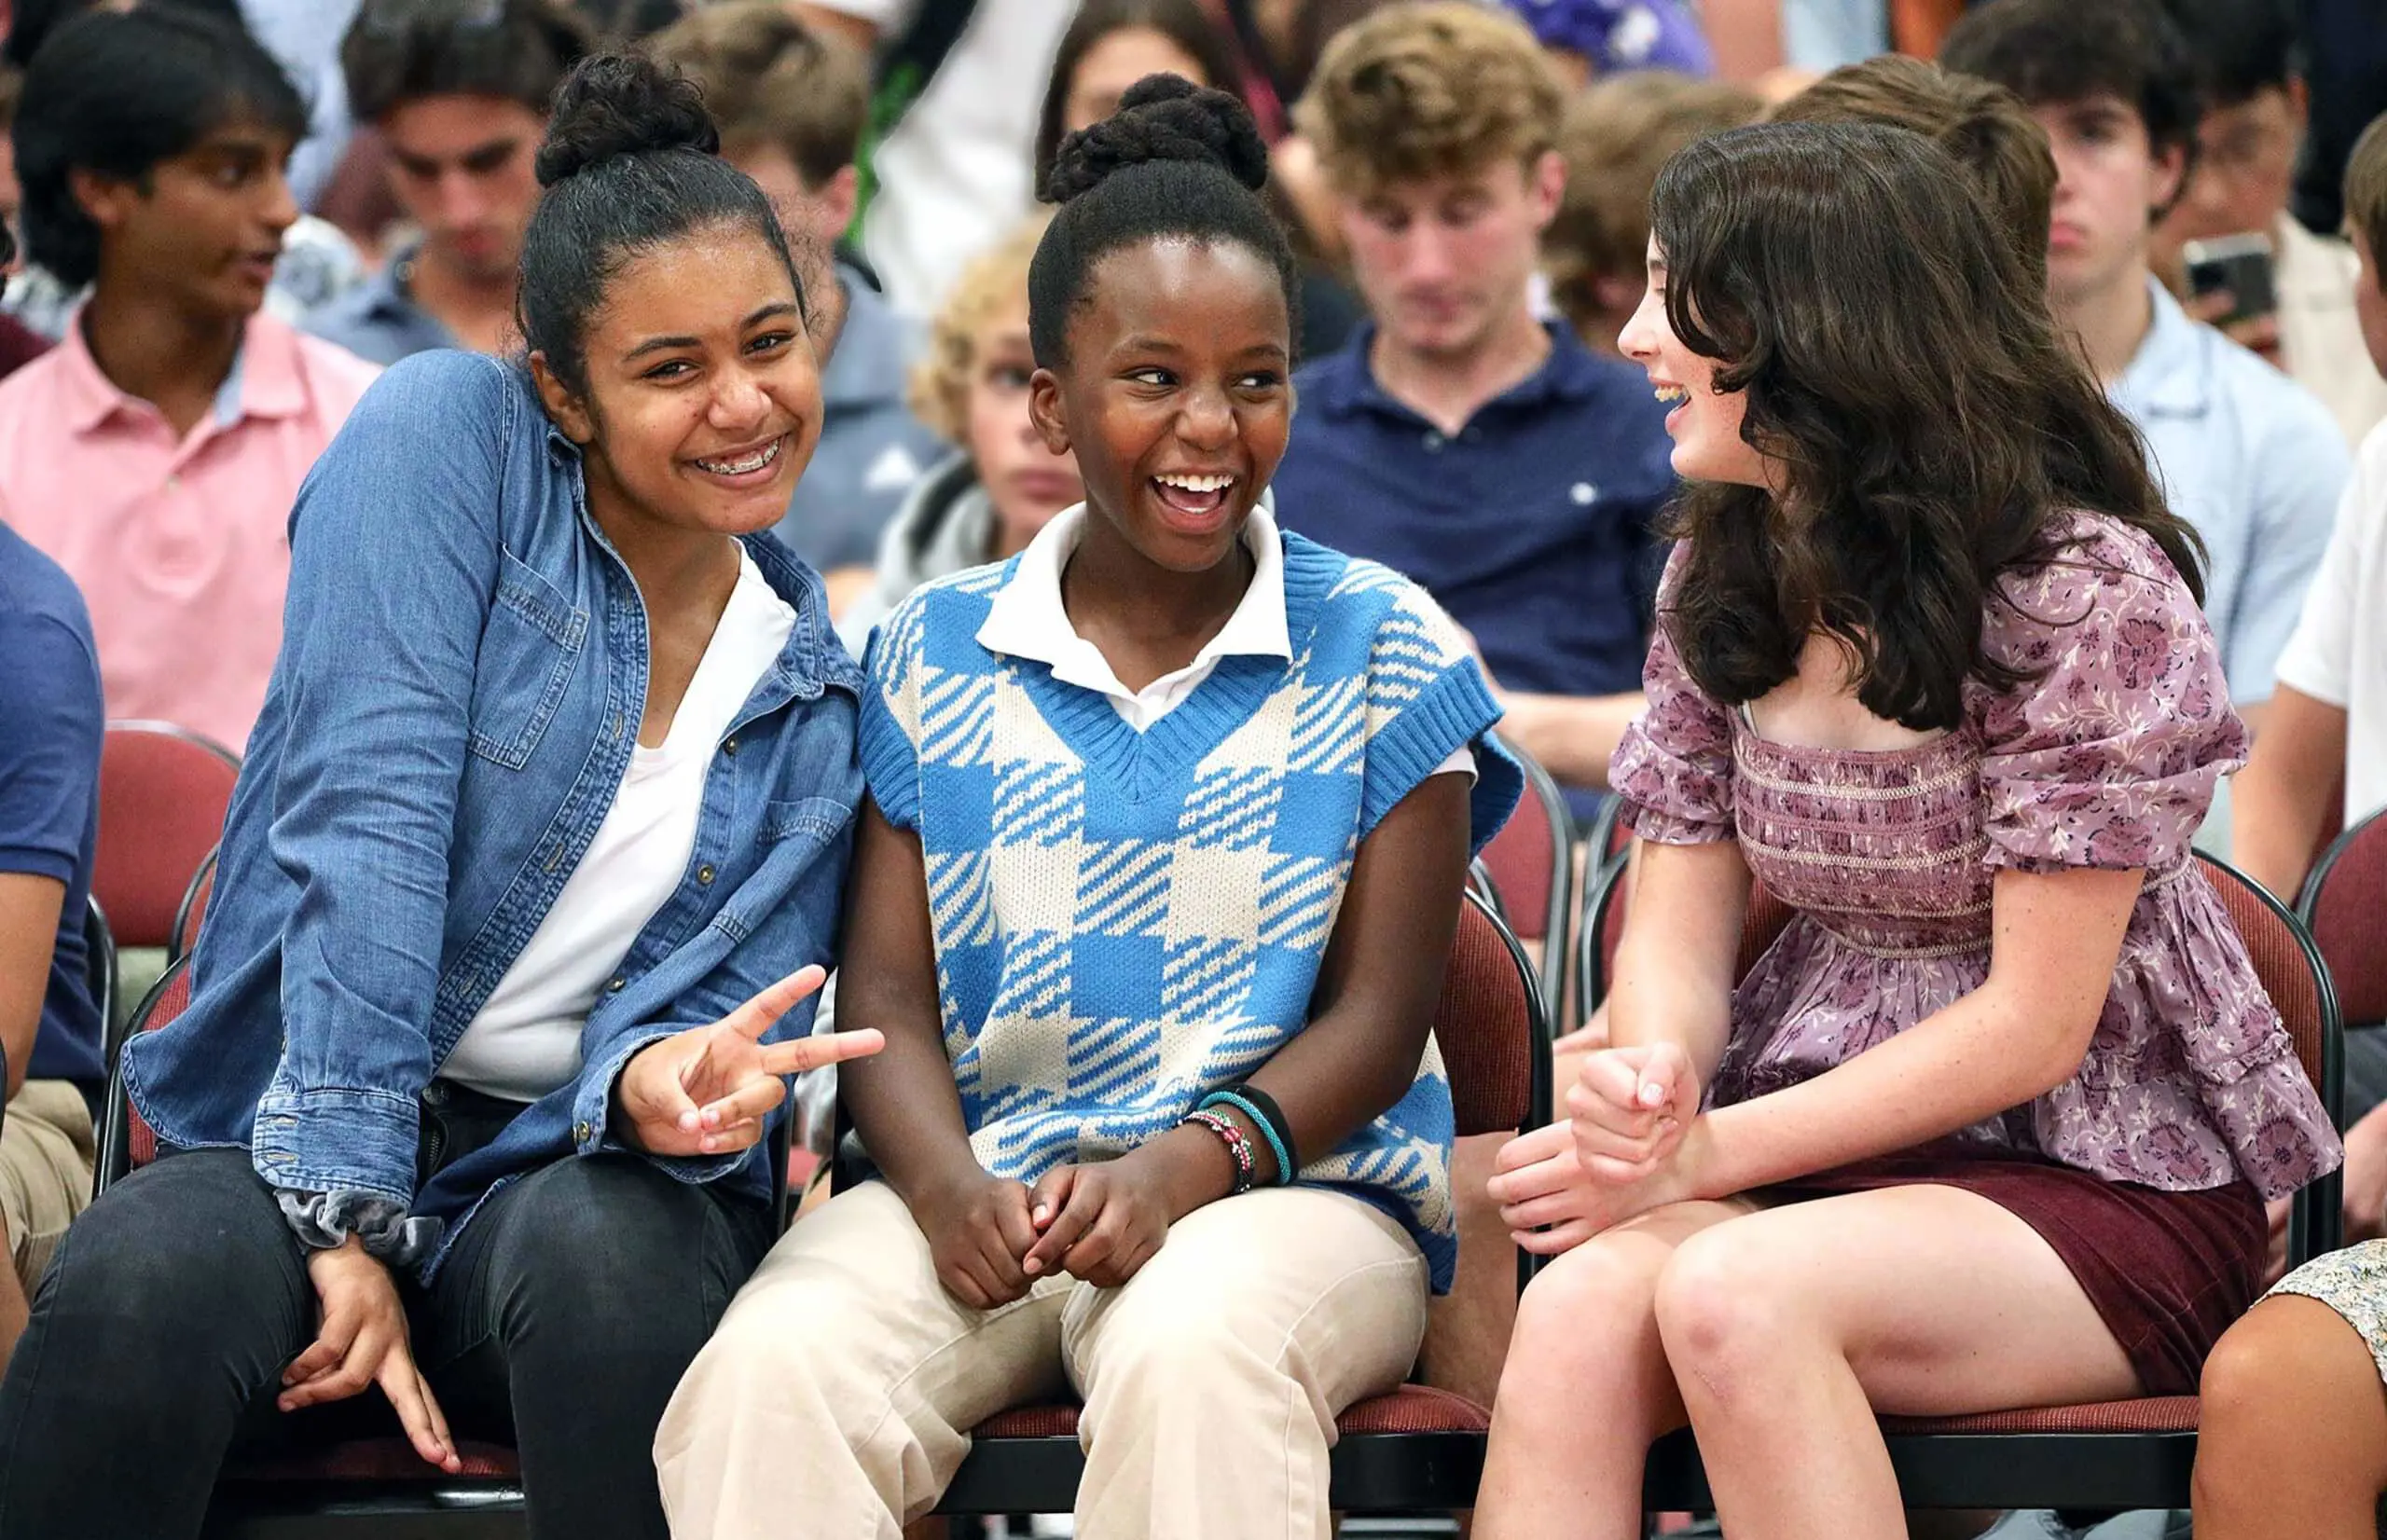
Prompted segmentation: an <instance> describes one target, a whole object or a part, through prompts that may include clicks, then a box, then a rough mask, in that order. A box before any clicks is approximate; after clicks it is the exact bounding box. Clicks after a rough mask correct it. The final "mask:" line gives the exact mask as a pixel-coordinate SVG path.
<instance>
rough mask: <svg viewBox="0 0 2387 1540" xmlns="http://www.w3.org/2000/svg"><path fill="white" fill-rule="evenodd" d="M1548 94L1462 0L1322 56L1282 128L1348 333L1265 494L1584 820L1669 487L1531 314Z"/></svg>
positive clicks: (1500, 20) (1644, 408)
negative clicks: (1451, 677)
mask: <svg viewBox="0 0 2387 1540" xmlns="http://www.w3.org/2000/svg"><path fill="white" fill-rule="evenodd" d="M1563 99H1564V93H1563V91H1562V90H1561V88H1560V85H1559V82H1558V79H1557V76H1555V75H1554V74H1553V73H1552V69H1551V67H1550V65H1549V63H1548V62H1547V61H1545V60H1544V58H1543V57H1542V54H1541V50H1540V49H1539V48H1537V47H1535V45H1534V41H1533V38H1532V35H1531V34H1529V33H1527V32H1526V31H1525V27H1524V26H1523V24H1521V23H1519V22H1517V21H1514V20H1513V19H1511V18H1510V17H1508V16H1505V15H1503V14H1502V13H1500V12H1498V11H1497V10H1490V9H1487V8H1485V7H1479V6H1475V5H1471V4H1468V3H1466V0H1412V3H1405V4H1399V5H1392V6H1387V7H1384V8H1382V9H1379V10H1377V11H1375V12H1374V13H1373V14H1372V15H1370V16H1369V17H1368V18H1367V19H1366V20H1364V21H1360V22H1359V23H1357V24H1355V25H1353V26H1351V27H1349V28H1347V29H1345V31H1344V32H1342V33H1341V34H1338V35H1337V36H1336V37H1335V38H1334V40H1333V41H1332V42H1331V44H1330V45H1328V48H1327V50H1326V53H1325V56H1324V57H1323V59H1322V60H1321V61H1320V62H1319V64H1318V72H1317V75H1316V76H1314V78H1313V79H1312V81H1311V83H1310V89H1309V91H1308V93H1307V94H1306V95H1304V97H1303V98H1302V101H1301V103H1300V105H1299V107H1298V108H1297V109H1296V112H1295V121H1296V123H1297V124H1298V125H1299V127H1300V128H1301V131H1302V132H1303V133H1304V135H1305V136H1306V137H1307V138H1308V140H1309V141H1310V143H1311V144H1314V145H1315V146H1316V148H1317V152H1318V160H1319V164H1320V166H1321V167H1322V168H1323V169H1324V171H1325V173H1326V175H1327V178H1328V180H1329V181H1330V182H1331V184H1332V186H1334V188H1335V190H1336V194H1337V196H1338V198H1339V199H1340V200H1341V207H1342V214H1341V220H1342V230H1343V236H1344V240H1345V243H1346V245H1347V246H1348V249H1349V251H1350V254H1351V260H1352V272H1353V276H1354V278H1355V279H1356V281H1357V282H1358V284H1359V291H1360V293H1361V294H1362V295H1363V296H1365V297H1366V299H1367V302H1368V309H1369V311H1370V314H1371V316H1372V320H1371V321H1370V322H1369V323H1367V324H1365V325H1363V326H1362V327H1360V329H1359V331H1358V332H1357V333H1356V334H1355V335H1354V336H1353V337H1352V339H1351V341H1350V343H1349V344H1348V345H1346V346H1345V348H1344V350H1343V351H1340V352H1338V353H1335V354H1333V355H1331V356H1330V357H1327V358H1323V359H1318V360H1316V361H1314V362H1312V363H1311V364H1308V365H1306V366H1305V367H1304V369H1303V370H1302V374H1301V378H1300V382H1299V384H1300V392H1301V397H1302V411H1301V415H1300V416H1299V417H1298V418H1297V419H1295V423H1294V428H1293V437H1292V442H1291V444H1290V447H1288V449H1287V451H1286V455H1285V462H1284V464H1283V465H1282V466H1281V467H1280V468H1279V469H1278V471H1277V475H1276V490H1277V496H1278V501H1279V504H1280V506H1281V508H1282V509H1283V514H1284V517H1285V520H1286V523H1287V526H1288V527H1289V528H1291V529H1298V530H1300V531H1302V532H1303V533H1304V534H1307V535H1309V536H1311V537H1312V538H1314V539H1317V540H1319V541H1322V542H1324V543H1327V544H1329V545H1331V546H1333V547H1335V548H1336V549H1337V550H1343V551H1348V552H1350V553H1351V554H1352V555H1354V556H1360V557H1368V558H1370V559H1372V560H1376V561H1381V562H1383V563H1384V564H1385V565H1387V566H1388V567H1390V568H1392V569H1394V570H1395V571H1399V572H1401V573H1403V574H1405V575H1407V576H1409V577H1411V578H1414V579H1415V580H1416V581H1417V582H1418V583H1420V584H1424V586H1425V588H1426V590H1427V591H1428V593H1430V594H1432V595H1433V596H1434V598H1435V599H1436V600H1437V601H1438V602H1439V603H1441V604H1442V607H1443V608H1444V609H1446V610H1448V611H1449V612H1450V613H1451V616H1452V618H1453V619H1455V620H1456V621H1457V622H1458V624H1459V625H1460V626H1464V627H1465V628H1466V629H1467V630H1468V631H1469V633H1470V635H1471V636H1472V637H1473V639H1474V643H1475V645H1476V646H1477V647H1478V648H1479V649H1480V650H1481V653H1482V656H1483V663H1484V667H1485V669H1486V671H1487V672H1488V673H1489V674H1490V675H1491V677H1492V679H1493V681H1494V685H1495V688H1496V689H1497V691H1498V692H1499V694H1500V702H1501V706H1502V708H1503V710H1504V711H1505V713H1506V715H1505V717H1504V719H1503V721H1502V723H1501V733H1502V736H1505V737H1507V738H1508V739H1509V740H1510V741H1511V742H1512V743H1515V744H1516V745H1517V746H1518V747H1520V748H1522V749H1525V750H1526V751H1527V752H1528V753H1530V754H1531V755H1532V756H1533V757H1534V758H1535V759H1537V760H1539V761H1540V762H1541V763H1543V764H1544V765H1546V766H1548V767H1549V769H1550V770H1551V772H1552V774H1553V775H1555V776H1556V777H1558V778H1559V779H1560V780H1561V781H1562V782H1564V783H1566V785H1567V786H1568V787H1569V788H1570V789H1572V791H1573V793H1574V794H1573V796H1572V798H1571V799H1570V800H1572V801H1573V802H1574V804H1575V805H1576V808H1577V810H1578V811H1579V812H1581V813H1588V812H1590V811H1591V810H1592V808H1593V807H1594V803H1595V799H1594V789H1595V788H1599V787H1603V786H1605V785H1606V784H1607V760H1608V755H1609V753H1610V752H1611V750H1612V749H1614V748H1615V745H1616V742H1617V740H1618V738H1619V737H1621V736H1622V734H1623V731H1624V727H1625V724H1626V723H1627V722H1630V721H1631V720H1632V719H1633V717H1634V716H1635V714H1636V713H1637V712H1638V711H1639V709H1640V695H1639V686H1640V677H1641V659H1642V655H1643V653H1644V652H1645V651H1646V648H1647V645H1648V640H1649V600H1650V594H1651V591H1652V587H1653V585H1654V584H1655V583H1656V580H1657V569H1658V559H1659V558H1658V549H1657V540H1656V536H1655V534H1654V533H1653V531H1652V529H1651V527H1650V526H1651V521H1652V520H1653V518H1654V517H1655V516H1656V513H1657V509H1658V506H1659V504H1661V503H1662V502H1664V501H1665V499H1666V498H1667V496H1668V495H1670V494H1671V492H1672V491H1673V489H1674V475H1673V473H1672V472H1670V471H1669V470H1668V469H1667V468H1666V440H1665V433H1664V431H1663V427H1662V426H1661V423H1662V420H1663V416H1664V413H1663V408H1662V407H1661V406H1659V405H1658V404H1657V403H1656V402H1655V401H1653V400H1652V399H1651V398H1650V395H1649V387H1648V385H1647V383H1646V382H1645V381H1644V380H1642V378H1640V376H1639V374H1638V372H1637V371H1636V370H1635V369H1633V368H1632V367H1631V366H1629V365H1627V364H1623V363H1622V362H1621V361H1620V360H1616V359H1610V358H1603V357H1600V356H1599V355H1597V354H1594V352H1592V351H1590V350H1589V349H1587V348H1586V347H1584V346H1583V344H1582V343H1581V342H1580V341H1579V340H1578V339H1577V338H1576V337H1575V334H1574V332H1573V330H1572V328H1570V327H1569V326H1567V325H1566V324H1565V323H1561V322H1554V321H1544V320H1542V319H1541V318H1539V317H1538V316H1537V315H1536V314H1535V312H1534V308H1533V302H1532V295H1531V288H1530V284H1531V280H1532V279H1533V276H1534V273H1535V270H1536V265H1537V263H1538V258H1539V243H1540V238H1541V234H1542V231H1543V230H1544V229H1546V228H1547V227H1549V225H1550V222H1551V220H1552V217H1553V216H1554V215H1555V213H1557V209H1558V201H1559V198H1560V196H1561V193H1562V191H1563V189H1564V186H1565V183H1566V166H1565V163H1564V162H1563V161H1562V160H1561V159H1560V158H1559V155H1558V151H1557V149H1556V147H1555V146H1556V144H1557V138H1558V128H1559V121H1560V116H1561V111H1562V106H1563Z"/></svg>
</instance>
